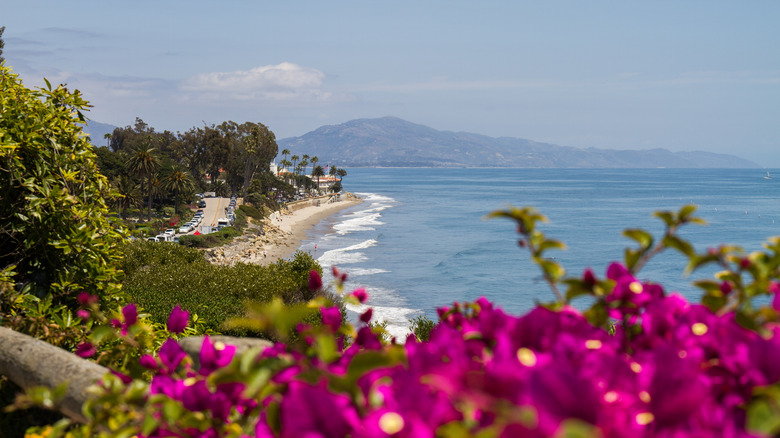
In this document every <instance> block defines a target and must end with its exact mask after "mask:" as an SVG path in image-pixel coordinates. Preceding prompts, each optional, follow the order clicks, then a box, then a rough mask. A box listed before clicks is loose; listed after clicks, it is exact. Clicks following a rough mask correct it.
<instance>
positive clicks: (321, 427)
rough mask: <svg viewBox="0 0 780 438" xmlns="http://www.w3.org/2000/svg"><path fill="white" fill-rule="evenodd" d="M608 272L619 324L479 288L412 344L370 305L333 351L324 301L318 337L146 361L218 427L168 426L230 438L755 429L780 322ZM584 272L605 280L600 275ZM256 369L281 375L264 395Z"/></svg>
mask: <svg viewBox="0 0 780 438" xmlns="http://www.w3.org/2000/svg"><path fill="white" fill-rule="evenodd" d="M336 274H337V275H341V273H339V272H336ZM606 277H607V279H609V280H611V281H612V282H614V288H613V289H612V290H611V291H608V293H607V294H606V296H603V297H601V298H600V299H601V300H602V301H601V302H600V304H602V305H604V309H605V310H606V311H610V312H611V315H612V317H613V318H614V319H613V320H612V321H613V323H614V326H611V327H609V329H610V330H608V329H607V328H606V326H607V324H604V326H596V325H593V324H591V323H590V322H589V320H588V319H587V318H586V317H585V316H584V315H583V314H582V313H581V312H580V311H579V310H577V309H575V308H572V307H569V306H566V305H560V306H557V307H555V308H554V309H551V308H548V307H544V306H537V307H536V308H534V309H533V310H531V311H530V312H528V313H527V314H525V315H523V316H519V317H518V316H512V315H509V314H507V313H505V312H504V311H503V310H502V309H500V308H498V307H496V306H495V305H494V304H493V303H491V302H490V301H489V300H487V299H486V298H479V299H478V300H476V301H475V302H473V303H453V305H452V306H450V307H447V308H442V309H439V310H438V314H439V316H440V321H439V323H438V324H437V325H436V326H435V327H434V328H433V330H432V331H431V334H430V340H428V341H426V342H420V341H418V340H417V338H416V337H414V336H410V337H409V338H408V339H407V341H406V343H405V344H404V345H402V346H401V345H386V344H383V343H382V342H381V341H380V339H379V338H378V337H377V335H376V334H375V333H374V332H373V331H372V330H371V327H370V326H368V324H367V323H368V322H369V321H370V320H371V315H372V310H371V309H368V310H367V311H365V312H364V313H363V314H362V315H361V316H360V320H361V324H360V327H359V328H358V330H357V332H356V333H355V335H354V339H351V344H349V343H348V345H347V346H346V347H344V348H341V344H339V345H340V347H339V348H340V352H339V353H338V357H336V358H333V357H332V350H331V353H330V354H331V356H328V359H326V360H323V357H325V356H323V357H320V356H318V353H317V352H318V348H319V347H320V344H317V343H316V342H313V341H312V339H313V338H306V336H310V335H311V336H314V335H317V336H336V332H338V331H339V330H340V329H341V324H342V315H341V312H340V310H339V308H338V307H335V306H332V307H324V308H321V309H320V314H321V317H322V323H323V324H322V326H321V327H320V326H316V324H315V325H308V324H300V325H299V330H300V331H301V334H302V335H305V336H302V339H309V341H308V342H306V341H290V344H289V345H288V344H282V343H276V344H274V345H272V346H270V347H268V348H266V349H265V350H264V351H263V352H262V353H260V354H258V355H257V356H256V357H253V358H249V360H246V359H247V357H244V358H242V359H244V360H241V361H240V362H239V361H236V362H235V363H234V364H233V365H231V366H230V367H228V365H229V364H230V363H231V360H232V359H233V356H234V353H235V347H232V346H225V345H221V344H220V343H212V340H211V339H210V338H209V337H208V336H206V337H205V339H204V342H203V345H202V347H201V352H200V356H199V358H200V369H199V371H198V373H196V372H194V371H193V370H192V369H190V368H189V365H188V362H183V363H185V366H184V367H182V366H181V364H182V360H183V358H184V352H183V351H182V350H181V347H180V346H179V344H178V343H177V342H176V341H174V340H172V339H169V340H168V341H166V343H165V344H163V346H162V348H160V351H159V359H158V360H155V359H154V358H152V357H149V356H144V357H142V358H141V364H142V365H143V366H144V367H145V368H146V369H149V370H153V371H154V373H155V376H154V377H153V379H152V383H151V387H150V392H151V393H152V394H163V395H165V396H167V397H169V398H170V399H173V400H176V401H177V403H180V404H181V407H182V408H183V409H185V410H187V411H190V412H196V413H198V414H197V416H195V417H193V418H196V419H198V421H201V420H202V419H204V418H209V419H210V420H209V421H212V423H209V424H211V425H212V427H211V428H209V427H205V426H204V427H201V428H200V429H197V430H196V429H192V428H190V429H187V428H182V427H167V425H161V426H160V428H159V429H158V432H156V433H157V434H156V435H152V436H165V433H173V432H170V431H172V430H176V431H177V433H179V432H180V431H185V430H186V431H187V432H186V433H187V434H189V435H192V436H214V433H215V432H214V430H220V431H223V430H228V429H227V428H226V426H225V425H226V424H228V423H230V422H231V421H249V422H250V424H249V425H248V426H247V425H245V429H244V431H245V432H246V433H247V435H251V434H252V433H254V435H255V436H258V437H343V436H354V437H361V438H373V437H434V436H448V435H447V433H444V432H445V431H446V432H449V433H455V432H457V433H459V434H460V435H456V436H475V435H483V436H501V437H513V436H528V437H549V436H563V435H565V433H564V432H565V431H566V430H565V429H566V428H567V427H570V426H571V425H572V424H574V425H580V426H577V427H579V428H577V427H575V431H576V432H577V433H579V434H580V435H587V434H590V433H593V434H595V435H597V436H603V437H605V438H611V437H640V438H650V437H657V436H668V437H689V436H696V437H710V436H712V437H715V436H734V437H748V436H753V435H751V433H750V431H748V430H747V414H746V406H748V405H749V404H750V403H751V401H752V400H754V398H755V396H756V388H759V387H761V386H764V385H771V384H775V383H777V382H778V381H780V326H778V325H775V324H769V325H767V327H765V328H764V330H763V331H762V332H761V333H758V332H756V331H752V330H748V329H746V328H744V327H742V326H741V325H740V324H739V323H738V322H737V317H736V315H735V313H734V312H733V311H727V312H720V313H714V312H713V311H712V310H711V309H710V308H708V307H706V306H703V305H698V304H691V303H689V302H687V301H686V300H685V299H684V298H683V297H681V296H680V295H678V294H675V293H671V294H668V295H667V294H666V293H664V291H663V289H662V288H661V287H660V286H658V285H655V284H652V283H649V282H642V281H638V280H637V279H636V278H635V277H634V276H633V275H632V274H631V273H630V272H629V270H628V269H626V268H625V267H624V266H623V265H621V264H618V263H613V264H611V265H610V266H609V268H608V270H607V273H606ZM582 281H583V282H584V283H585V284H586V285H588V284H590V285H591V286H595V285H596V284H597V282H598V281H597V280H596V278H595V275H594V274H593V273H592V271H590V270H586V271H585V272H584V273H583V279H582ZM599 284H604V283H599ZM715 287H717V285H715ZM721 287H722V284H721ZM770 289H771V292H772V293H774V294H775V295H777V294H778V292H780V286H779V285H777V284H774V283H773V284H772V285H771V286H770ZM721 290H722V289H721ZM357 292H358V291H355V292H353V294H354V295H355V296H358V294H357ZM363 293H365V291H363ZM724 295H725V292H724ZM768 310H769V312H768V314H771V312H772V310H771V309H768ZM318 331H319V332H318ZM318 340H321V338H318ZM334 344H335V343H333V344H331V345H334ZM86 349H87V348H86V347H85V350H86ZM238 363H240V364H241V366H240V367H239V366H236V364H238ZM252 364H256V366H257V367H258V368H257V369H254V370H253V369H251V366H252ZM177 368H178V370H177ZM238 368H241V370H242V371H240V372H239V371H236V370H237V369H238ZM247 370H248V371H247ZM245 372H248V373H249V374H247V375H246V376H249V377H247V380H244V381H237V380H240V378H241V377H242V376H244V375H243V374H241V373H245ZM231 373H233V374H231ZM249 379H258V380H257V381H267V382H268V385H267V386H266V387H265V389H263V390H262V391H256V392H254V393H253V394H255V397H256V398H252V397H251V394H248V393H247V392H248V391H249V393H251V391H250V388H252V385H250V384H247V382H250V380H249ZM263 379H265V380H263ZM255 389H256V387H255ZM257 394H260V395H257ZM247 419H250V420H247ZM204 424H205V423H204ZM246 427H248V428H249V429H247V428H246ZM217 435H219V434H217Z"/></svg>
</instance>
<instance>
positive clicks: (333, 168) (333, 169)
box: [328, 166, 339, 176]
mask: <svg viewBox="0 0 780 438" xmlns="http://www.w3.org/2000/svg"><path fill="white" fill-rule="evenodd" d="M337 173H339V168H338V167H336V166H330V172H328V175H330V176H336V174H337Z"/></svg>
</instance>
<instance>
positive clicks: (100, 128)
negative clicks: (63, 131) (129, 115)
mask: <svg viewBox="0 0 780 438" xmlns="http://www.w3.org/2000/svg"><path fill="white" fill-rule="evenodd" d="M114 128H116V126H114V125H109V124H107V123H100V122H96V121H94V120H88V121H87V125H86V126H85V127H84V132H86V133H87V135H89V138H90V142H91V143H92V144H94V145H95V146H105V145H106V139H105V138H104V136H105V135H106V134H111V133H112V132H114Z"/></svg>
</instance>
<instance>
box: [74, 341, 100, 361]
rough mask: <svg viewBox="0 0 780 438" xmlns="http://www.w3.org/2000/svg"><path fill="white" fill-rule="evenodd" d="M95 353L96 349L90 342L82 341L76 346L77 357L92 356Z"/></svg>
mask: <svg viewBox="0 0 780 438" xmlns="http://www.w3.org/2000/svg"><path fill="white" fill-rule="evenodd" d="M95 353H97V350H96V349H95V345H94V344H92V343H91V342H83V343H81V344H79V345H78V346H77V347H76V355H77V356H79V357H83V358H87V357H92V356H94V355H95Z"/></svg>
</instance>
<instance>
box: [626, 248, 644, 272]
mask: <svg viewBox="0 0 780 438" xmlns="http://www.w3.org/2000/svg"><path fill="white" fill-rule="evenodd" d="M624 254H625V255H624V259H625V261H626V267H627V268H628V269H629V270H631V269H633V268H634V266H636V264H637V263H639V259H640V258H641V257H642V251H639V250H635V249H631V248H626V250H625V253H624Z"/></svg>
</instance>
